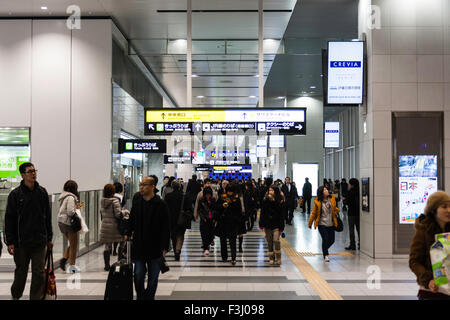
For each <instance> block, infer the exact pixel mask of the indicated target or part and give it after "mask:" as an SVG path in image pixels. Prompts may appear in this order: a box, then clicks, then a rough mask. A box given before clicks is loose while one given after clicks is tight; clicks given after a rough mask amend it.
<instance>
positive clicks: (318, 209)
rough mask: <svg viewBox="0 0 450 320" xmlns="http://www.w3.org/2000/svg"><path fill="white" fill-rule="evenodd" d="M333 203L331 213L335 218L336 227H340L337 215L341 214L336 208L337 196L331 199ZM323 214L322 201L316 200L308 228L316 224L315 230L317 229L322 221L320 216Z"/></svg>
mask: <svg viewBox="0 0 450 320" xmlns="http://www.w3.org/2000/svg"><path fill="white" fill-rule="evenodd" d="M330 202H331V212H332V217H333V225H334V227H337V226H338V223H337V218H336V214H337V213H338V212H339V208H337V207H336V196H335V195H332V196H331V198H330ZM321 214H322V201H319V200H318V199H317V198H316V199H314V208H313V211H312V212H311V217H309V221H308V228H311V226H312V224H313V222H314V229H317V226H318V224H319V221H320V215H321Z"/></svg>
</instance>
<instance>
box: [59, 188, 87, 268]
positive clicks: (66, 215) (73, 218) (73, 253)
mask: <svg viewBox="0 0 450 320" xmlns="http://www.w3.org/2000/svg"><path fill="white" fill-rule="evenodd" d="M79 199H80V195H79V193H78V185H77V183H76V182H75V181H73V180H68V181H66V183H65V184H64V187H63V192H62V193H61V195H60V196H59V199H58V201H59V206H60V209H59V213H58V227H59V230H60V231H61V233H62V234H64V236H65V237H66V239H67V240H68V241H69V246H68V247H67V249H66V251H64V255H63V258H62V259H61V260H60V267H61V269H62V270H63V271H66V263H67V261H69V270H68V271H69V272H70V273H77V272H80V268H79V267H78V266H76V265H75V260H76V258H77V252H78V240H79V231H80V230H81V221H80V219H79V218H78V215H77V210H79V209H80V208H81V206H82V204H80V203H79Z"/></svg>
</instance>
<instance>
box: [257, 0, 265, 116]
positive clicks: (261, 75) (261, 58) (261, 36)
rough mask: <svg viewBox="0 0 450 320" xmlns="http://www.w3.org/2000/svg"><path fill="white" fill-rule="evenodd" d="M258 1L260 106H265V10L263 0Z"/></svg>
mask: <svg viewBox="0 0 450 320" xmlns="http://www.w3.org/2000/svg"><path fill="white" fill-rule="evenodd" d="M258 2H259V5H258V15H259V17H258V71H259V77H258V92H259V94H258V101H259V103H258V107H260V108H264V23H263V21H264V11H263V0H259V1H258Z"/></svg>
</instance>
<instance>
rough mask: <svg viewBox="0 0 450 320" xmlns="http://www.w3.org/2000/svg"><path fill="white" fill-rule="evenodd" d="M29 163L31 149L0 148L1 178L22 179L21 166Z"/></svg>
mask: <svg viewBox="0 0 450 320" xmlns="http://www.w3.org/2000/svg"><path fill="white" fill-rule="evenodd" d="M28 161H30V149H29V147H6V146H0V178H20V172H19V166H20V165H21V164H22V163H25V162H28Z"/></svg>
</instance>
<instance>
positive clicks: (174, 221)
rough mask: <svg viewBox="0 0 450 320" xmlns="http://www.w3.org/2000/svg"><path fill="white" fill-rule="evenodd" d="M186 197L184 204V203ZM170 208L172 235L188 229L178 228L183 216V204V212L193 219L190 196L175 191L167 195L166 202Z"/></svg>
mask: <svg viewBox="0 0 450 320" xmlns="http://www.w3.org/2000/svg"><path fill="white" fill-rule="evenodd" d="M183 197H184V202H183ZM164 201H165V202H166V203H167V206H168V208H169V217H170V231H171V232H172V233H174V232H175V233H176V232H181V231H183V232H184V231H185V230H186V229H185V228H183V227H180V226H178V218H179V216H180V214H181V204H183V211H184V212H185V213H187V214H189V215H190V216H191V217H192V201H191V196H190V195H189V194H186V195H185V194H183V192H182V191H180V190H177V191H173V192H171V193H169V194H167V195H166V199H165V200H164Z"/></svg>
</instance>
